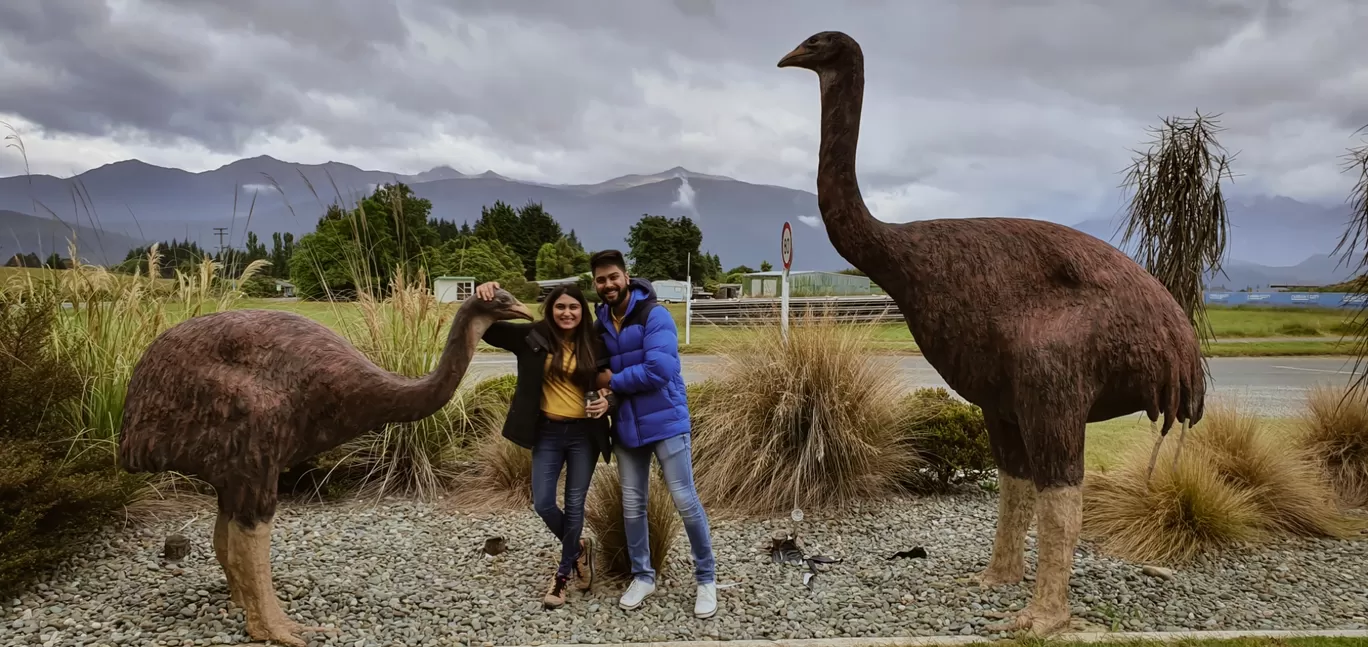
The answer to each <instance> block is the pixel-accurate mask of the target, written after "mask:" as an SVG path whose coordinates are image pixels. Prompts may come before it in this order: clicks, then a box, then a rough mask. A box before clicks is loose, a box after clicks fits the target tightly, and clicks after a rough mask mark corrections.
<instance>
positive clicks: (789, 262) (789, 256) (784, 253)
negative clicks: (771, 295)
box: [779, 221, 793, 341]
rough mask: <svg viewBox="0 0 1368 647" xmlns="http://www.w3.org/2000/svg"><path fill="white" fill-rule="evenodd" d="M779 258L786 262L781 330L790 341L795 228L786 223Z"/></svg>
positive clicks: (781, 307) (780, 307)
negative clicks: (790, 275) (791, 274)
mask: <svg viewBox="0 0 1368 647" xmlns="http://www.w3.org/2000/svg"><path fill="white" fill-rule="evenodd" d="M779 256H780V258H781V260H783V262H784V276H783V280H782V283H783V285H781V286H780V296H779V322H780V323H779V329H780V330H781V331H782V332H783V335H784V340H785V341H788V328H789V268H790V267H792V266H793V228H792V227H790V226H789V224H788V221H784V233H783V235H782V237H781V238H780V240H779Z"/></svg>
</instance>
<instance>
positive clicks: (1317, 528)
mask: <svg viewBox="0 0 1368 647" xmlns="http://www.w3.org/2000/svg"><path fill="white" fill-rule="evenodd" d="M1188 435H1189V436H1190V440H1192V441H1193V442H1194V444H1200V445H1202V446H1203V447H1205V448H1206V449H1208V450H1210V454H1209V458H1210V461H1211V464H1212V467H1214V468H1215V470H1216V472H1217V473H1218V474H1220V475H1221V476H1222V477H1223V478H1225V479H1226V481H1227V482H1229V483H1230V484H1232V485H1234V486H1235V487H1237V488H1240V489H1242V490H1245V491H1248V492H1249V493H1250V495H1251V496H1252V497H1253V499H1254V501H1255V502H1256V503H1257V504H1258V506H1259V513H1260V516H1261V519H1262V523H1263V526H1264V527H1265V528H1266V529H1267V530H1270V531H1275V532H1284V533H1288V534H1293V535H1302V536H1309V537H1332V538H1344V537H1347V536H1350V535H1351V534H1354V532H1356V528H1355V526H1353V525H1351V523H1350V522H1349V520H1348V519H1347V518H1346V517H1345V516H1344V514H1343V512H1342V511H1341V510H1340V507H1339V502H1338V500H1337V497H1336V494H1335V491H1334V490H1333V488H1331V487H1330V486H1329V484H1328V483H1327V482H1326V480H1325V478H1324V476H1323V474H1322V473H1321V470H1320V469H1319V467H1318V466H1317V465H1316V462H1315V461H1314V460H1313V459H1312V458H1311V457H1310V456H1309V455H1308V454H1307V453H1306V452H1305V451H1303V450H1302V449H1300V448H1299V447H1297V446H1296V443H1295V442H1294V440H1293V439H1290V438H1287V437H1286V436H1284V435H1281V434H1279V433H1278V432H1277V431H1275V430H1273V429H1270V428H1269V427H1268V426H1266V425H1264V424H1263V423H1262V421H1260V420H1259V419H1258V418H1256V417H1254V416H1250V415H1247V414H1244V413H1241V412H1240V411H1239V410H1238V409H1236V408H1235V407H1233V406H1229V405H1226V404H1218V405H1217V406H1212V407H1209V408H1208V409H1207V413H1206V415H1205V416H1204V417H1203V419H1202V422H1201V423H1200V424H1199V425H1198V427H1197V428H1195V429H1194V430H1192V431H1190V432H1189V434H1188Z"/></svg>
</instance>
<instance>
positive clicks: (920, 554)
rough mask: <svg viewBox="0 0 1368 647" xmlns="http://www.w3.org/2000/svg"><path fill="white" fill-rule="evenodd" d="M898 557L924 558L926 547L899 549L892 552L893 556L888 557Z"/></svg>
mask: <svg viewBox="0 0 1368 647" xmlns="http://www.w3.org/2000/svg"><path fill="white" fill-rule="evenodd" d="M900 557H910V558H912V559H926V549H925V548H922V547H921V546H917V547H915V548H913V549H912V550H900V551H898V552H896V553H893V556H892V557H889V559H898V558H900Z"/></svg>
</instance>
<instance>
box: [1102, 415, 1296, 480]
mask: <svg viewBox="0 0 1368 647" xmlns="http://www.w3.org/2000/svg"><path fill="white" fill-rule="evenodd" d="M1162 422H1163V419H1162V418H1160V423H1162ZM1260 422H1261V423H1262V424H1264V425H1269V426H1273V427H1277V428H1285V429H1288V430H1289V431H1290V430H1291V429H1292V427H1293V426H1294V425H1296V424H1297V421H1296V420H1294V419H1284V418H1264V419H1262V420H1260ZM1198 428H1199V429H1200V428H1201V423H1198ZM1179 433H1180V427H1179V426H1178V423H1176V422H1175V423H1174V424H1173V429H1171V430H1170V431H1169V436H1168V438H1167V439H1165V440H1164V442H1165V443H1169V442H1173V441H1174V440H1176V439H1177V438H1178V434H1179ZM1189 440H1191V439H1190V438H1189ZM1153 442H1154V439H1153V437H1152V436H1150V423H1149V418H1147V417H1145V414H1143V413H1136V414H1132V415H1128V416H1123V417H1120V418H1112V419H1111V420H1105V421H1102V422H1094V423H1092V424H1090V425H1088V431H1087V436H1086V440H1085V441H1084V460H1085V461H1086V464H1087V468H1088V469H1090V470H1096V469H1102V468H1105V467H1112V466H1115V465H1116V463H1117V461H1118V460H1119V459H1120V458H1121V457H1122V456H1124V455H1125V453H1126V451H1127V450H1128V449H1130V448H1131V447H1133V446H1135V445H1137V444H1138V445H1143V446H1144V447H1145V448H1146V449H1149V448H1151V447H1153V446H1154V445H1153Z"/></svg>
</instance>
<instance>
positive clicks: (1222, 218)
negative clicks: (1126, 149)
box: [1122, 112, 1232, 342]
mask: <svg viewBox="0 0 1368 647" xmlns="http://www.w3.org/2000/svg"><path fill="white" fill-rule="evenodd" d="M1220 131H1221V128H1220V127H1219V125H1218V121H1217V116H1205V115H1203V114H1201V113H1200V112H1198V113H1197V114H1196V116H1195V117H1192V118H1181V117H1166V118H1164V120H1163V126H1162V127H1160V128H1155V129H1151V132H1152V133H1153V134H1154V139H1153V140H1152V141H1151V142H1150V148H1149V150H1147V151H1145V152H1137V154H1136V157H1135V159H1134V161H1133V162H1132V164H1131V166H1130V167H1129V169H1128V170H1127V172H1126V178H1125V184H1124V185H1125V186H1126V187H1128V188H1131V189H1134V191H1135V193H1134V195H1133V196H1132V198H1131V203H1130V208H1129V212H1128V214H1127V222H1126V228H1125V236H1124V238H1123V243H1122V244H1125V243H1127V242H1129V241H1130V240H1131V239H1132V238H1138V239H1139V250H1138V251H1139V260H1140V263H1141V264H1142V265H1144V266H1145V269H1146V270H1148V271H1149V272H1150V274H1153V275H1154V277H1155V278H1157V279H1159V282H1160V283H1163V284H1164V287H1165V288H1167V289H1168V291H1169V293H1170V294H1172V295H1173V297H1174V298H1175V299H1177V300H1178V304H1179V305H1181V306H1182V308H1183V312H1184V313H1185V314H1187V316H1188V320H1189V321H1190V322H1191V323H1192V326H1193V327H1194V328H1195V329H1196V331H1197V335H1198V337H1199V339H1201V340H1202V341H1203V342H1205V341H1206V340H1208V339H1212V338H1214V337H1215V331H1214V330H1212V328H1211V322H1210V321H1209V320H1208V318H1207V316H1206V309H1205V302H1204V300H1203V298H1202V289H1203V277H1204V276H1205V275H1206V274H1207V273H1212V274H1214V273H1216V272H1218V271H1220V270H1221V261H1222V259H1223V257H1224V256H1225V249H1226V241H1227V239H1228V238H1229V232H1230V221H1229V218H1228V216H1227V214H1226V203H1225V196H1224V194H1223V193H1222V191H1221V181H1222V180H1223V179H1227V178H1231V177H1232V176H1231V173H1230V158H1228V157H1227V156H1226V154H1225V150H1224V149H1223V148H1222V147H1221V145H1220V144H1219V143H1218V142H1217V141H1216V133H1218V132H1220Z"/></svg>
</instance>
